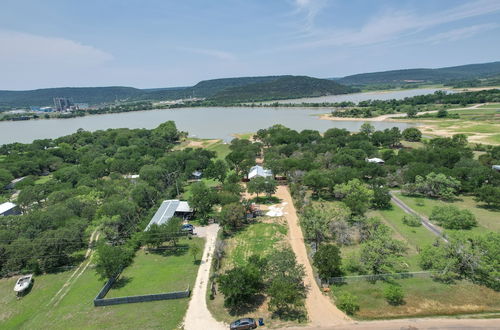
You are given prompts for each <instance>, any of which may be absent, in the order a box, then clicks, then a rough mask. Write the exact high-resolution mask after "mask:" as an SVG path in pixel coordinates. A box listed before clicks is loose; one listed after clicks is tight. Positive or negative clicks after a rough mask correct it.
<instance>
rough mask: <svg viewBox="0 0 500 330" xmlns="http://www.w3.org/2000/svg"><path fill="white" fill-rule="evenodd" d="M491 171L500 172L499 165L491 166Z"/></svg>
mask: <svg viewBox="0 0 500 330" xmlns="http://www.w3.org/2000/svg"><path fill="white" fill-rule="evenodd" d="M491 169H492V170H495V171H499V172H500V165H493V166H492V167H491Z"/></svg>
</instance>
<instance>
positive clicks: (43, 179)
mask: <svg viewBox="0 0 500 330" xmlns="http://www.w3.org/2000/svg"><path fill="white" fill-rule="evenodd" d="M50 180H52V174H49V175H46V176H41V177H39V178H38V179H37V180H36V181H35V184H44V183H47V182H48V181H50Z"/></svg>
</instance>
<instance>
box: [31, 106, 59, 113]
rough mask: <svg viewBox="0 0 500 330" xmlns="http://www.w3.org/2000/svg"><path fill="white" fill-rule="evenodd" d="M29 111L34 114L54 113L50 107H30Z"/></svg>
mask: <svg viewBox="0 0 500 330" xmlns="http://www.w3.org/2000/svg"><path fill="white" fill-rule="evenodd" d="M30 110H31V111H35V112H52V111H54V108H52V107H39V106H33V105H32V106H30Z"/></svg>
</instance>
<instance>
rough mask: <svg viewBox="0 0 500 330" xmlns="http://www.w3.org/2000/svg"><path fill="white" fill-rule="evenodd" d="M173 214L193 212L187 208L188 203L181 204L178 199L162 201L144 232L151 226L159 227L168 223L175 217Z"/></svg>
mask: <svg viewBox="0 0 500 330" xmlns="http://www.w3.org/2000/svg"><path fill="white" fill-rule="evenodd" d="M175 212H193V209H191V208H190V207H189V204H188V202H184V201H182V202H181V201H180V200H178V199H169V200H166V201H163V203H161V205H160V207H159V208H158V210H157V211H156V213H155V215H154V216H153V218H152V219H151V221H150V222H149V223H148V225H147V226H146V229H145V230H144V231H146V230H148V229H149V227H151V225H153V224H157V225H158V226H160V225H162V224H164V223H166V222H168V220H170V219H172V217H173V216H174V215H175Z"/></svg>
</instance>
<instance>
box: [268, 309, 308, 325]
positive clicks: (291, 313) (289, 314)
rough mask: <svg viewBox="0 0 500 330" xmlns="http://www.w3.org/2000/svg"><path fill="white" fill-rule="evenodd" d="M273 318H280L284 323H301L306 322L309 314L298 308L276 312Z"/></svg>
mask: <svg viewBox="0 0 500 330" xmlns="http://www.w3.org/2000/svg"><path fill="white" fill-rule="evenodd" d="M271 317H272V318H275V317H277V318H279V319H281V320H284V321H299V322H304V321H306V320H307V314H306V311H305V310H304V309H298V308H282V309H281V310H279V311H275V312H274V313H273V314H272V316H271Z"/></svg>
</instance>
